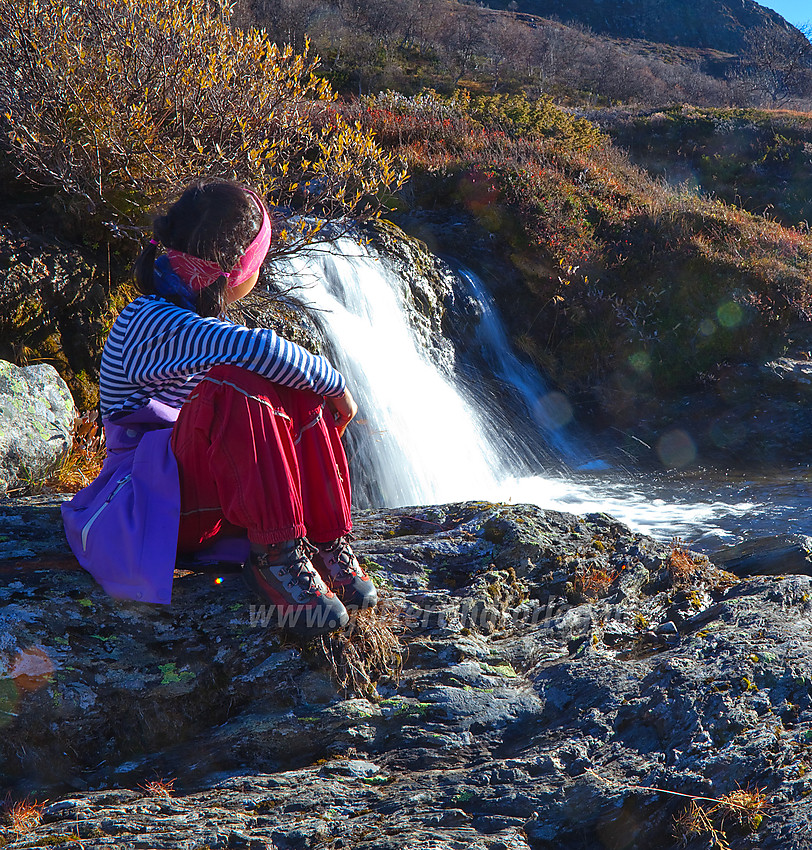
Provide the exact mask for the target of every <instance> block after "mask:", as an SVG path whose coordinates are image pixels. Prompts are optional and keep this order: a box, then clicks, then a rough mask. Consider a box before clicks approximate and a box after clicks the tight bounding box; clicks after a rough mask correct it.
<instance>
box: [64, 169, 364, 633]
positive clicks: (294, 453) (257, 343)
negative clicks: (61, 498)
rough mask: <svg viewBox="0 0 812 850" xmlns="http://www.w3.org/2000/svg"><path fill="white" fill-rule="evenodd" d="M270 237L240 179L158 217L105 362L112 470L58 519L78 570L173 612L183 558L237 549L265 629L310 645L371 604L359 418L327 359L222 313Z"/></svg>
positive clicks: (258, 202) (243, 290)
mask: <svg viewBox="0 0 812 850" xmlns="http://www.w3.org/2000/svg"><path fill="white" fill-rule="evenodd" d="M270 240H271V225H270V220H269V218H268V212H267V210H266V208H265V204H264V203H263V201H262V199H261V198H260V197H259V196H258V195H256V194H255V193H254V192H252V191H251V190H250V189H245V188H243V187H241V186H239V185H238V184H236V183H232V182H229V181H223V180H207V181H201V182H198V183H195V184H193V185H192V186H190V187H189V188H188V189H187V190H186V191H185V192H184V193H183V195H182V196H181V197H180V199H179V200H178V201H177V202H176V203H175V204H174V205H173V206H171V207H170V208H169V210H168V211H167V213H166V215H163V216H160V217H159V218H157V219H156V220H155V222H154V235H153V239H151V240H150V244H149V246H148V247H147V248H146V249H145V250H144V251H143V252H142V254H141V256H140V257H139V259H138V261H137V263H136V267H135V276H136V282H137V284H138V288H139V290H140V291H141V293H142V295H141V296H140V297H139V298H137V299H136V300H135V301H133V302H132V304H130V305H129V306H128V307H126V308H125V309H124V310H123V311H122V313H121V315H120V316H119V317H118V319H117V320H116V322H115V324H114V325H113V327H112V329H111V331H110V335H109V337H108V339H107V343H106V345H105V348H104V353H103V355H102V360H101V382H100V383H101V387H100V391H101V392H100V395H101V412H102V419H103V422H104V426H105V435H106V438H107V449H108V456H107V460H106V462H105V465H104V468H103V469H102V472H101V473H100V475H99V477H98V478H97V479H96V480H95V481H94V482H93V483H92V484H90V485H89V486H88V487H86V488H85V489H84V490H82V491H81V492H80V493H78V494H77V495H76V496H75V497H74V498H73V499H72V500H71V501H70V502H69V503H67V504H65V505H64V506H63V517H64V521H65V527H66V531H67V535H68V540H69V542H70V545H71V548H72V549H73V551H74V553H75V554H76V557H77V558H78V559H79V562H80V563H81V564H82V566H83V567H84V568H85V569H87V570H89V571H90V572H91V573H92V574H93V576H94V577H95V578H96V580H97V581H99V583H100V584H101V585H102V586H103V587H104V588H105V590H106V591H107V592H108V593H110V594H111V595H113V596H118V597H122V598H125V599H138V600H142V601H144V602H159V603H168V602H170V599H171V592H172V576H173V571H174V567H175V557H176V553H178V552H180V553H194V552H200V551H201V550H209V552H210V553H212V557H216V556H215V555H214V554H213V553H215V552H216V551H217V547H218V546H219V547H220V551H221V552H222V549H223V545H224V543H225V545H226V546H228V544H229V543H231V544H232V548H233V545H234V543H235V541H236V542H237V545H238V547H239V545H240V543H239V542H240V541H242V545H243V556H242V557H241V558H239V560H245V561H246V563H245V566H244V568H243V575H244V577H245V580H246V582H247V584H248V585H249V587H250V588H252V589H253V590H254V591H255V592H256V593H257V594H259V596H261V597H262V598H263V599H264V600H265V601H266V602H268V603H270V605H271V606H272V607H273V611H274V613H275V615H276V616H275V619H274V620H272V622H275V624H276V625H279V626H281V627H283V628H287V629H289V630H291V631H294V632H297V633H299V634H303V635H315V634H321V633H324V632H327V631H330V630H332V629H335V628H339V627H341V626H343V625H345V624H346V623H347V621H348V615H347V611H346V608H362V607H367V606H370V605H374V604H375V603H376V601H377V597H376V592H375V588H374V585H373V584H372V582H371V581H370V579H369V577H368V576H367V575H366V573H365V572H364V570H363V569H362V568H361V566H360V565H359V563H358V560H357V558H356V557H355V555H354V554H353V551H352V549H351V548H350V545H349V542H348V539H347V535H348V534H349V531H350V528H351V520H350V483H349V473H348V469H347V460H346V457H345V454H344V449H343V447H342V445H341V439H340V438H341V436H342V434H343V433H344V430H345V429H346V427H347V425H348V423H349V422H350V420H351V419H352V418H353V417H354V416H355V413H356V410H357V408H356V404H355V401H354V400H353V398H352V395H351V394H350V391H349V390H348V389H347V387H346V385H345V381H344V378H343V377H342V375H340V374H339V373H338V372H337V371H336V370H335V369H333V367H332V366H331V365H330V364H329V363H328V361H327V360H326V359H325V358H324V357H320V356H316V355H313V354H311V353H310V352H308V351H306V350H305V349H303V348H301V347H300V346H298V345H296V344H295V343H293V342H290V341H288V340H286V339H283V338H281V337H279V336H278V335H277V334H276V333H275V332H274V331H272V330H269V329H265V328H260V329H249V328H247V327H244V326H242V325H237V324H233V323H232V322H230V321H228V320H227V319H225V318H224V312H225V308H226V306H227V305H228V304H229V303H231V302H234V301H237V300H238V299H240V298H242V297H243V296H244V295H246V294H247V293H249V292H250V291H251V290H252V289H253V288H254V286H255V285H256V282H257V278H258V276H259V269H260V265H261V264H262V261H263V260H264V258H265V256H266V254H267V252H268V248H269V246H270ZM246 537H247V541H248V542H250V552H249V551H248V545H247V543H246V542H245V541H246ZM221 559H223V560H226V559H228V557H227V556H226V557H222V556H221ZM311 559H312V560H311Z"/></svg>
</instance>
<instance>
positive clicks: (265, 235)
mask: <svg viewBox="0 0 812 850" xmlns="http://www.w3.org/2000/svg"><path fill="white" fill-rule="evenodd" d="M245 192H246V194H248V195H250V196H251V197H252V198H253V199H254V200H255V201H256V202H257V204H258V205H259V208H260V209H261V210H262V227H260V228H259V233H257V235H256V236H255V237H254V241H253V242H252V243H251V244H250V245H249V246H248V248H247V249H246V251H245V253H244V254H243V255H242V257H240V259H239V260H237V263H236V265H235V266H234V268H233V269H231V271H229V272H225V271H223V270H222V269H221V268H220V266H218V265H217V263H215V262H212V261H211V260H201V259H200V257H195V256H193V255H192V254H185V253H184V252H183V251H175V250H174V249H173V248H169V249H167V252H166V256H167V257H168V258H169V265H170V266H171V267H172V271H173V272H175V274H176V275H177V276H178V277H179V278H180V279H181V280H182V281H183V282H184V283H185V284H187V286H188V287H189V288H190V289H191V290H192V291H193V292H200V290H201V289H205V288H206V287H207V286H211V285H212V284H213V283H214V281H215V280H217V278H218V277H225V278H226V285H227V286H228V288H229V289H231V288H233V287H235V286H239V285H240V284H241V283H244V282H245V281H246V280H248V278H249V277H251V275H253V274H254V273H255V272H256V271H258V270H259V267H260V266H261V265H262V261H263V260H264V259H265V257H266V256H267V254H268V249H269V248H270V247H271V221H270V219H269V218H268V211H267V210H266V209H265V204H263V203H262V198H260V197H259V195H257V194H256V192H252V191H251V190H250V189H246V190H245Z"/></svg>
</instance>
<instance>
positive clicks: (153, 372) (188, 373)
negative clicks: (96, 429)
mask: <svg viewBox="0 0 812 850" xmlns="http://www.w3.org/2000/svg"><path fill="white" fill-rule="evenodd" d="M220 365H229V366H242V367H244V368H245V369H248V370H250V371H251V372H256V373H258V374H260V375H264V376H265V377H266V378H269V379H270V380H272V381H274V382H275V383H278V384H283V385H285V386H287V387H293V388H294V389H309V390H313V391H314V392H316V393H318V394H319V395H326V396H340V395H342V394H343V392H344V388H345V382H344V378H343V376H342V375H341V374H340V373H339V372H337V371H336V370H335V369H334V368H333V367H332V366H331V365H330V363H329V362H328V361H327V360H326V359H325V358H324V357H321V356H317V355H315V354H311V353H310V352H309V351H306V350H305V349H304V348H302V347H301V346H299V345H297V344H296V343H295V342H290V341H289V340H286V339H283V338H282V337H280V336H278V335H277V334H276V332H275V331H272V330H270V329H268V328H255V329H251V328H246V327H244V326H243V325H235V324H232V323H231V322H224V321H222V320H221V319H211V318H203V317H201V316H198V315H197V313H192V312H190V311H189V310H184V309H182V308H181V307H176V306H175V305H174V304H170V303H169V302H168V301H165V300H164V299H163V298H160V297H159V296H157V295H142V296H141V297H140V298H136V300H135V301H133V302H132V304H130V305H128V306H127V307H125V308H124V310H122V312H121V315H120V316H119V317H118V319H116V322H115V324H114V325H113V327H112V329H111V330H110V335H109V336H108V337H107V343H106V344H105V346H104V352H103V353H102V359H101V376H100V395H101V413H102V417H104V418H107V417H109V416H111V415H112V414H114V413H118V412H119V411H122V410H136V409H138V408H139V407H143V406H144V405H145V404H146V403H147V402H148V401H149V400H150V399H151V398H152V399H156V400H157V401H162V402H164V404H168V405H171V406H172V407H181V406H182V404H183V402H184V401H185V400H186V398H187V397H188V395H189V393H191V391H192V390H193V389H194V388H195V386H197V384H198V383H199V382H200V380H201V379H202V377H203V375H204V374H205V373H206V372H207V371H208V370H209V369H211V368H212V367H213V366H220Z"/></svg>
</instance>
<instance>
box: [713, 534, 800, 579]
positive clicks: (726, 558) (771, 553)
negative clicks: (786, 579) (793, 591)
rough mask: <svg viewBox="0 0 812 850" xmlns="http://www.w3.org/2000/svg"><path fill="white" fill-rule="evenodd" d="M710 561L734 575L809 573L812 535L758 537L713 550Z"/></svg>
mask: <svg viewBox="0 0 812 850" xmlns="http://www.w3.org/2000/svg"><path fill="white" fill-rule="evenodd" d="M714 560H715V561H716V563H717V564H719V565H720V566H721V567H723V568H724V569H726V570H729V571H730V572H731V573H734V574H735V575H737V576H753V575H812V537H807V536H806V535H804V534H783V535H779V536H775V537H759V538H757V539H756V540H747V541H745V542H744V543H740V544H739V545H738V546H728V547H726V548H725V549H722V550H720V551H719V552H716V554H715V555H714Z"/></svg>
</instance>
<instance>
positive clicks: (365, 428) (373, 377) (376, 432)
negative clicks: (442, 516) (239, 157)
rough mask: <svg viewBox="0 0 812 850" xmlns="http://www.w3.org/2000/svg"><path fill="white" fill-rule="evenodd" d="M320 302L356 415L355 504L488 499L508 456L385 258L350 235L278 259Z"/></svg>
mask: <svg viewBox="0 0 812 850" xmlns="http://www.w3.org/2000/svg"><path fill="white" fill-rule="evenodd" d="M278 271H279V272H280V273H281V275H282V277H283V278H288V282H289V283H293V284H297V285H298V286H300V287H302V290H303V291H302V292H301V293H300V297H301V298H302V300H303V301H304V302H306V303H307V304H308V306H309V307H311V308H315V310H316V311H317V315H318V316H320V317H321V322H320V324H322V326H323V330H324V334H325V337H326V339H327V340H328V344H329V348H330V352H329V354H330V358H331V360H332V362H333V363H334V364H335V366H336V367H337V368H338V369H339V371H341V372H342V373H343V374H344V376H345V377H346V378H347V381H348V384H349V386H350V388H351V391H352V393H353V395H354V396H355V399H356V401H357V402H358V407H359V413H358V417H357V419H356V422H355V423H353V425H351V426H350V429H349V430H348V432H347V433H348V435H349V439H348V441H347V447H348V455H349V457H350V464H351V467H352V470H353V483H354V492H355V497H356V502H357V503H358V504H359V506H363V505H370V504H377V505H391V506H396V505H409V504H411V505H415V504H431V503H438V502H446V501H455V500H467V499H477V498H488V497H492V496H493V494H494V493H495V492H496V490H497V486H498V480H499V478H500V477H501V469H502V463H501V461H500V458H499V456H498V452H497V450H496V449H495V448H494V446H493V445H492V444H491V443H490V441H489V440H488V439H487V437H486V430H487V429H486V425H485V422H484V421H483V417H482V416H481V414H480V413H479V412H478V411H477V410H476V409H475V407H474V406H473V405H472V404H471V403H470V402H469V401H468V400H466V399H465V398H464V397H463V396H462V395H461V394H460V392H459V391H458V390H457V388H456V387H455V386H454V382H453V381H452V380H451V379H450V378H449V377H448V376H447V375H444V374H443V372H442V371H441V370H440V369H438V368H437V366H436V365H435V364H434V363H432V362H431V360H430V358H429V356H428V354H427V353H426V352H425V350H424V348H423V346H422V344H421V343H420V341H419V339H418V336H417V334H416V333H415V331H414V330H413V329H412V327H411V326H410V324H409V319H408V315H409V310H408V305H407V303H406V299H407V292H406V291H405V287H404V284H403V281H402V280H401V278H400V277H399V276H398V275H397V273H396V272H395V271H394V270H393V269H392V268H390V267H389V265H388V264H387V263H386V262H385V261H383V260H381V259H380V258H378V257H377V256H376V255H374V254H372V253H371V252H370V251H369V250H367V249H366V248H365V247H363V246H361V245H359V244H358V243H357V242H354V241H353V240H350V239H346V238H344V239H340V240H338V241H337V242H335V243H333V244H331V245H330V246H317V247H313V248H311V249H309V250H307V251H306V252H302V253H301V254H299V255H298V256H297V257H295V258H292V259H290V260H287V261H285V262H284V263H280V265H279V269H278Z"/></svg>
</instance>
